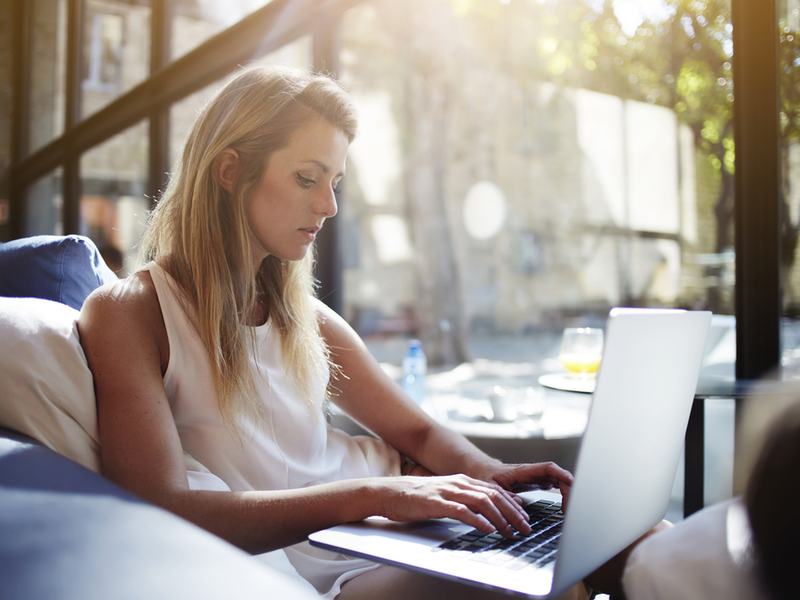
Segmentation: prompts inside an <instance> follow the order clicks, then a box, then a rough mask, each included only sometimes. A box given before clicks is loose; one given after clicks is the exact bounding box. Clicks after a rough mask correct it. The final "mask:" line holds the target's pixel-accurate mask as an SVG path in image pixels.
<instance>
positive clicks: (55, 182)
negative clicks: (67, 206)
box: [22, 168, 64, 237]
mask: <svg viewBox="0 0 800 600" xmlns="http://www.w3.org/2000/svg"><path fill="white" fill-rule="evenodd" d="M62 178H63V173H62V171H61V168H58V169H56V170H54V171H52V172H50V173H49V174H48V175H45V176H44V177H42V178H41V179H38V180H37V181H36V182H35V183H33V184H32V185H31V186H30V187H29V188H28V189H27V191H26V193H25V223H24V231H23V235H22V237H25V236H30V235H63V234H64V211H63V207H64V196H63V195H62V194H61V182H62Z"/></svg>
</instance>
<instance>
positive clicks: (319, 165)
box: [300, 158, 344, 177]
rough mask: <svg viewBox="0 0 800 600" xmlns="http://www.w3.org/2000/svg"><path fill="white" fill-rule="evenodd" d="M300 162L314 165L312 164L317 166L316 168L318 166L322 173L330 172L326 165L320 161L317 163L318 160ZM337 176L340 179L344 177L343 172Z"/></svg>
mask: <svg viewBox="0 0 800 600" xmlns="http://www.w3.org/2000/svg"><path fill="white" fill-rule="evenodd" d="M300 162H301V163H314V164H315V165H317V166H318V167H319V168H320V169H322V172H323V173H328V172H330V170H331V168H330V167H329V166H328V165H326V164H325V163H323V162H320V161H318V160H315V159H313V158H312V159H309V160H301V161H300ZM339 175H340V176H341V177H344V171H342V172H341V173H339Z"/></svg>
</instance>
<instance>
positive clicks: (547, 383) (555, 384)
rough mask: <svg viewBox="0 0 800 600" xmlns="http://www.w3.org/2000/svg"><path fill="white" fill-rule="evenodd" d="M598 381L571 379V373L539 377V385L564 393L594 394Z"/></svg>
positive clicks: (549, 374) (594, 379)
mask: <svg viewBox="0 0 800 600" xmlns="http://www.w3.org/2000/svg"><path fill="white" fill-rule="evenodd" d="M596 384H597V379H596V378H593V379H580V378H578V377H570V375H569V373H548V374H547V375H542V376H541V377H539V385H543V386H544V387H548V388H551V389H554V390H562V391H564V392H578V393H581V394H593V393H594V388H595V385H596Z"/></svg>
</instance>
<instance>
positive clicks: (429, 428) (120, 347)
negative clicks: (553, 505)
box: [79, 69, 572, 598]
mask: <svg viewBox="0 0 800 600" xmlns="http://www.w3.org/2000/svg"><path fill="white" fill-rule="evenodd" d="M355 127H356V125H355V117H354V111H353V107H352V103H351V100H350V98H349V97H348V95H347V94H346V93H345V92H344V91H343V90H342V89H341V88H340V87H339V86H338V85H337V84H336V83H335V82H333V81H332V80H330V79H328V78H326V77H321V76H311V75H308V74H306V73H303V72H299V71H290V70H285V69H254V70H249V71H245V72H243V73H242V74H241V75H239V76H238V77H237V78H236V79H235V80H234V81H233V82H231V83H230V84H229V85H228V86H227V87H225V88H224V89H223V90H221V91H220V92H219V93H218V94H217V95H216V96H215V97H214V98H213V99H212V100H211V101H210V102H209V104H208V105H207V107H206V108H205V109H204V111H203V112H202V114H201V115H200V116H199V118H198V120H197V122H196V123H195V125H194V127H193V129H192V131H191V132H190V134H189V137H188V141H187V143H186V147H185V149H184V152H183V156H182V158H181V160H180V162H179V163H178V165H177V167H176V170H175V173H174V174H173V176H172V178H171V181H170V184H169V186H168V188H167V190H166V192H165V193H164V196H163V198H162V199H161V201H160V202H159V204H158V207H157V208H156V210H155V211H154V213H153V215H152V216H151V220H150V223H149V225H148V229H147V232H146V235H145V240H144V244H143V256H144V257H145V259H146V261H149V262H147V264H146V265H145V266H144V267H143V268H142V269H141V270H139V271H137V272H136V273H134V274H133V275H131V276H129V277H128V278H127V279H125V280H123V281H120V282H118V283H115V284H113V285H111V286H109V287H104V288H101V289H100V290H98V291H97V292H96V293H95V294H93V295H92V296H91V297H90V298H89V299H88V300H87V302H86V304H85V305H84V308H83V310H82V312H81V316H80V319H79V329H80V335H81V343H82V344H83V347H84V349H85V352H86V356H87V359H88V361H89V366H90V368H91V370H92V373H93V374H94V379H95V389H96V393H97V405H98V419H99V427H100V437H101V448H102V450H101V453H102V465H103V471H104V474H105V475H106V476H107V477H109V478H110V479H112V480H114V481H116V482H117V483H119V484H120V485H122V486H123V487H125V488H127V489H129V490H131V491H132V492H134V493H136V494H138V495H140V496H142V497H143V498H145V499H147V500H149V501H151V502H153V503H155V504H158V505H160V506H163V507H165V508H167V509H168V510H171V511H173V512H175V513H177V514H178V515H181V516H183V517H185V518H187V519H189V520H190V521H193V522H195V523H197V524H198V525H200V526H202V527H204V528H206V529H207V530H209V531H211V532H213V533H215V534H217V535H219V536H221V537H223V538H225V539H226V540H229V541H230V542H232V543H234V544H236V545H237V546H240V547H241V548H244V549H246V550H248V551H250V552H254V553H256V552H265V551H268V550H273V549H276V548H284V547H287V546H290V547H289V548H286V553H287V555H288V556H289V558H290V560H291V562H292V564H293V565H294V566H295V568H296V569H297V570H298V571H299V572H300V574H301V575H303V576H304V577H305V578H306V579H308V580H309V581H310V582H311V583H312V584H313V585H314V586H315V587H316V589H317V590H318V591H319V592H320V593H321V594H325V595H327V596H328V597H333V596H335V595H337V594H339V592H340V591H341V586H342V584H343V583H344V582H345V581H348V580H351V579H353V578H354V577H355V579H353V582H352V583H348V585H347V586H346V587H345V588H344V592H342V594H341V597H342V598H345V597H348V594H350V595H352V596H353V597H355V596H356V595H357V592H358V591H359V589H361V591H364V590H367V589H369V588H368V586H367V585H366V584H365V586H366V587H364V586H362V587H361V588H359V584H356V582H357V581H358V580H359V579H361V578H360V577H356V575H359V574H360V573H362V572H364V571H370V570H372V569H373V568H374V565H372V564H371V563H368V562H367V561H361V560H347V559H345V557H342V556H337V555H334V554H332V553H328V552H322V551H320V550H317V549H314V548H311V547H310V546H309V545H308V544H307V543H301V542H303V540H304V539H305V538H306V536H307V535H308V534H309V533H310V532H312V531H315V530H318V529H321V528H325V527H329V526H332V525H335V524H339V523H344V522H351V521H358V520H361V519H363V518H366V517H368V516H371V515H383V516H386V517H388V518H390V519H395V520H400V521H402V520H413V519H421V518H432V517H453V518H456V519H460V520H461V521H463V522H464V523H467V524H469V525H472V526H474V527H477V528H479V529H481V530H483V531H487V532H490V531H493V530H497V531H500V532H502V533H503V534H505V535H511V534H512V533H513V531H514V530H520V531H522V532H527V531H528V530H529V527H528V524H527V522H526V520H525V514H524V512H523V511H522V510H521V509H520V507H519V503H518V500H517V498H516V497H515V496H514V495H513V494H512V493H511V491H510V490H511V489H512V488H513V486H515V485H516V484H524V483H539V484H545V485H557V486H559V487H560V488H561V489H562V491H566V490H567V489H568V487H569V485H570V484H571V482H572V478H571V475H570V474H569V473H568V472H566V471H564V470H563V469H560V468H559V467H557V466H556V465H553V464H551V463H543V464H535V465H503V464H501V463H499V462H498V461H496V460H493V459H491V458H489V457H487V456H486V455H484V454H482V453H481V452H480V451H478V450H477V449H476V448H475V447H473V446H472V445H471V444H470V443H469V442H467V441H466V440H465V439H464V438H462V437H460V436H457V435H455V434H453V433H452V432H450V431H448V430H447V429H445V428H443V427H441V426H439V425H437V424H436V422H434V421H433V420H431V419H430V418H429V417H428V416H427V415H426V414H425V413H424V412H423V411H421V410H419V409H418V408H417V407H416V406H415V405H414V404H413V403H412V402H410V401H409V399H408V398H407V397H406V396H405V395H404V394H403V392H402V391H401V389H400V388H399V386H397V385H396V384H395V383H394V382H393V381H392V380H391V379H389V378H387V377H386V376H385V375H384V373H383V371H382V370H381V368H380V367H379V365H378V364H377V362H376V361H375V360H374V359H373V358H372V357H371V356H370V354H369V353H368V351H367V350H366V348H365V346H364V344H363V343H362V342H361V340H360V339H359V338H358V336H357V335H356V334H355V332H354V331H353V330H352V329H351V328H350V327H349V326H348V325H347V324H346V323H345V322H344V321H343V320H342V319H341V318H340V317H339V316H338V315H336V314H335V313H334V312H332V311H331V310H330V309H328V308H327V307H326V306H325V305H323V304H322V303H321V302H319V301H317V300H316V299H314V297H313V280H312V274H311V273H312V251H311V250H310V247H311V246H312V244H313V242H314V239H315V237H316V235H317V233H318V232H319V230H320V228H321V227H322V226H323V224H324V222H325V220H326V219H328V218H330V217H333V216H334V215H335V214H336V210H337V205H336V186H337V185H338V183H339V181H340V180H341V179H342V177H343V176H344V170H345V158H346V154H347V149H348V146H349V144H350V142H351V141H352V140H353V137H354V135H355ZM326 395H330V396H331V399H332V400H333V401H334V402H335V403H336V404H337V405H338V406H339V407H340V408H341V409H342V410H344V411H346V412H347V413H348V414H350V415H351V416H352V417H353V418H355V419H356V420H358V421H359V422H360V423H362V424H363V425H365V426H366V427H367V428H369V429H370V430H372V431H374V432H375V433H376V434H377V435H378V436H379V437H380V439H381V440H382V441H379V440H374V439H372V438H353V437H350V436H347V435H345V434H344V433H342V432H340V431H337V430H333V429H331V428H330V427H328V426H327V424H326V421H325V417H324V413H323V403H324V401H325V399H326ZM198 461H199V463H200V465H198V464H197V463H198ZM187 465H188V466H189V467H190V469H191V470H190V471H189V474H188V475H187ZM208 471H210V474H209V473H208ZM412 471H413V474H414V475H431V474H435V475H439V476H440V477H421V476H414V477H387V476H389V475H400V474H401V472H402V473H403V474H409V473H411V472H412ZM223 482H224V483H223ZM382 569H388V568H387V567H383V568H382ZM378 571H379V572H385V571H381V569H378ZM394 576H395V577H397V575H396V574H395V575H394ZM362 577H366V578H365V579H361V581H365V582H370V583H369V585H377V586H378V587H380V586H381V583H380V576H378V575H376V574H375V573H370V574H369V577H367V576H362ZM400 577H402V576H400ZM376 582H377V583H376ZM398 589H400V588H398ZM384 596H385V594H384Z"/></svg>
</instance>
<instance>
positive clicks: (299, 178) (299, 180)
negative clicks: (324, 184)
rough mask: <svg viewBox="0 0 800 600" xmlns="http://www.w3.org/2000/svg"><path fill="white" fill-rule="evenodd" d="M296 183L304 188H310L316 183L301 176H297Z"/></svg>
mask: <svg viewBox="0 0 800 600" xmlns="http://www.w3.org/2000/svg"><path fill="white" fill-rule="evenodd" d="M297 183H299V184H300V185H301V186H302V187H304V188H310V187H311V186H312V185H314V184H315V183H316V181H314V180H313V179H308V178H307V177H303V176H302V175H298V176H297Z"/></svg>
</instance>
